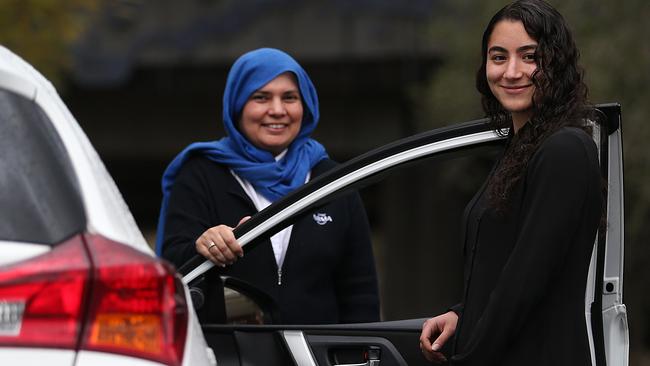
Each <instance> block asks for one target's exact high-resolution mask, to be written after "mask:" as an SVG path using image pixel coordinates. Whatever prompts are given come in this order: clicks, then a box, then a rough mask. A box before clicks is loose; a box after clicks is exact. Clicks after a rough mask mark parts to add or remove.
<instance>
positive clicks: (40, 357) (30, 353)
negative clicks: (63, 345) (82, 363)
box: [0, 347, 77, 366]
mask: <svg viewBox="0 0 650 366" xmlns="http://www.w3.org/2000/svg"><path fill="white" fill-rule="evenodd" d="M76 355H77V352H75V351H72V350H61V349H52V348H4V347H0V361H2V364H3V365H20V366H42V365H52V366H59V365H74V364H75V357H76Z"/></svg>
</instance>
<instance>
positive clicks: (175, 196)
mask: <svg viewBox="0 0 650 366" xmlns="http://www.w3.org/2000/svg"><path fill="white" fill-rule="evenodd" d="M206 172H210V174H209V175H208V174H206ZM236 184H237V182H236V181H235V180H234V178H233V177H232V176H230V173H229V172H228V169H227V168H224V167H220V166H218V165H216V164H215V163H213V162H211V161H208V160H207V159H205V158H202V157H196V158H191V159H189V160H188V161H187V162H186V163H185V164H184V165H183V167H182V168H181V171H180V172H179V174H178V177H177V178H176V180H175V182H174V186H173V187H172V191H171V194H170V197H169V206H168V209H167V218H166V224H165V233H164V239H163V253H162V254H163V257H164V258H165V259H167V260H169V261H171V262H172V263H174V264H175V265H176V266H177V267H180V266H181V265H183V264H184V263H185V262H186V261H188V260H189V259H191V258H192V257H193V256H195V255H196V254H197V252H196V249H195V241H196V239H197V238H198V237H199V236H200V235H201V234H202V233H203V232H204V231H205V230H207V229H208V228H210V227H213V226H216V225H219V224H225V225H229V226H235V225H236V224H237V223H238V222H239V219H241V217H244V216H246V215H251V214H252V213H254V212H255V211H254V208H253V207H252V204H246V202H245V200H244V198H241V199H240V200H234V199H230V200H228V202H227V203H226V202H225V199H226V197H227V195H228V191H229V189H230V190H232V188H233V187H234V188H238V187H237V186H236ZM241 195H242V196H243V195H244V193H243V191H242V192H241ZM231 196H232V195H231ZM238 201H240V202H241V204H239V205H234V203H233V202H238ZM221 206H227V208H228V209H227V210H222V209H220V207H221ZM224 212H228V213H232V214H230V215H225V214H224Z"/></svg>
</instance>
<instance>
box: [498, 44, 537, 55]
mask: <svg viewBox="0 0 650 366" xmlns="http://www.w3.org/2000/svg"><path fill="white" fill-rule="evenodd" d="M536 49H537V45H536V44H527V45H525V46H521V47H519V48H517V52H518V53H521V52H526V51H531V50H532V51H534V50H536ZM490 52H506V53H507V52H508V50H506V49H505V48H503V47H501V46H492V47H490V49H489V50H488V53H490Z"/></svg>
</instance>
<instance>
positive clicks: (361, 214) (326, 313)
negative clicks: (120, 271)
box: [156, 48, 379, 324]
mask: <svg viewBox="0 0 650 366" xmlns="http://www.w3.org/2000/svg"><path fill="white" fill-rule="evenodd" d="M318 117H319V111H318V96H317V94H316V89H315V88H314V85H313V84H312V82H311V80H310V79H309V76H308V75H307V73H306V72H305V70H303V68H302V67H301V66H300V65H299V64H298V63H297V62H296V61H295V60H294V59H293V58H292V57H291V56H289V55H288V54H286V53H284V52H282V51H280V50H277V49H271V48H262V49H258V50H254V51H251V52H248V53H246V54H244V55H242V56H241V57H240V58H239V59H238V60H237V61H236V62H235V63H234V64H233V66H232V68H231V70H230V73H229V74H228V80H227V83H226V88H225V91H224V96H223V123H224V127H225V131H226V133H227V136H226V137H224V138H222V139H220V140H217V141H210V142H197V143H193V144H191V145H189V146H188V147H187V148H185V149H184V150H183V151H182V152H181V153H180V154H179V155H178V156H177V157H176V158H175V159H174V160H173V161H172V162H171V164H170V165H169V167H168V168H167V170H166V171H165V173H164V175H163V180H162V190H163V201H162V207H161V211H160V218H159V223H158V232H157V241H156V251H157V253H158V254H159V255H162V256H163V257H165V258H166V259H168V260H170V261H171V262H173V263H174V264H176V266H179V267H180V266H181V265H182V264H183V263H185V262H186V261H187V260H189V259H191V258H192V257H193V256H194V255H196V254H197V253H199V254H201V255H203V256H204V257H206V258H207V259H209V260H211V261H213V262H214V263H215V264H216V265H217V266H218V267H219V268H218V270H220V271H221V274H223V275H228V276H232V277H237V278H239V279H242V280H245V281H247V282H249V283H251V284H253V285H255V286H256V287H258V288H259V289H261V290H263V291H264V292H266V293H267V294H269V295H270V296H272V297H273V298H274V299H275V301H276V302H277V304H278V306H279V309H280V321H281V322H282V323H286V324H312V323H346V322H367V321H377V320H379V299H378V291H377V276H376V271H375V265H374V257H373V254H372V247H371V243H370V239H369V237H370V236H369V228H368V222H367V217H366V214H365V210H364V208H363V205H362V203H361V200H360V198H359V196H358V195H357V194H350V195H348V196H345V197H341V198H339V199H338V200H336V201H333V202H332V203H329V204H327V205H325V206H324V207H319V208H318V212H316V211H314V213H313V214H310V215H305V216H304V217H303V218H302V219H301V220H299V221H297V222H296V223H295V224H294V225H292V226H289V227H287V228H286V229H284V230H282V231H280V232H279V233H277V234H276V235H274V236H273V237H271V238H270V240H269V242H268V243H267V244H268V245H264V244H263V245H260V246H259V247H257V248H256V249H255V250H253V251H251V252H249V253H247V255H246V256H245V257H244V256H243V251H242V248H241V246H240V245H239V244H238V243H237V241H236V239H235V238H234V236H233V234H232V227H234V226H236V225H237V224H238V223H239V222H241V220H242V218H244V217H247V216H251V215H253V214H254V213H255V212H257V211H260V210H262V209H264V208H265V207H266V206H268V205H269V204H271V203H272V202H274V201H276V200H278V199H279V198H282V197H283V196H285V195H286V194H288V193H289V192H291V191H293V190H295V189H296V188H298V187H300V186H301V185H303V184H304V183H306V182H307V181H309V179H310V178H311V177H314V176H317V175H319V174H321V173H322V172H324V171H327V170H328V169H331V168H332V167H333V166H334V165H335V163H334V162H333V161H331V160H330V159H329V158H328V156H327V153H326V152H325V148H324V147H323V146H322V145H321V144H320V143H318V142H317V141H315V140H313V139H311V138H310V135H311V133H312V132H313V131H314V129H315V128H316V124H317V123H318Z"/></svg>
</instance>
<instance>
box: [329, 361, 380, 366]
mask: <svg viewBox="0 0 650 366" xmlns="http://www.w3.org/2000/svg"><path fill="white" fill-rule="evenodd" d="M332 366H379V360H368V362H364V363H343V364H336V365H332Z"/></svg>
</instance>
